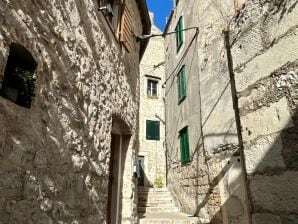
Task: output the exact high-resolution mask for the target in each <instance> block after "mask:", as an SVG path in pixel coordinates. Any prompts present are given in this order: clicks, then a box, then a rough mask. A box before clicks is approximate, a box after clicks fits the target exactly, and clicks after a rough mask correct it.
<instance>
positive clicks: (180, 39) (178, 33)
mask: <svg viewBox="0 0 298 224" xmlns="http://www.w3.org/2000/svg"><path fill="white" fill-rule="evenodd" d="M182 30H183V21H182V16H181V17H180V18H179V20H178V23H177V26H176V28H175V31H176V47H177V52H178V51H179V50H180V48H181V47H182V44H183V38H184V37H183V31H182Z"/></svg>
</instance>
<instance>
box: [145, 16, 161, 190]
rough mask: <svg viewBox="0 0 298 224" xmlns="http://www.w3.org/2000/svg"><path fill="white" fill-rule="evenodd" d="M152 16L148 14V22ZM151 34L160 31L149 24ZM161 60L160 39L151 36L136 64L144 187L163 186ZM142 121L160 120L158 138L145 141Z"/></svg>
mask: <svg viewBox="0 0 298 224" xmlns="http://www.w3.org/2000/svg"><path fill="white" fill-rule="evenodd" d="M153 18H154V15H153V14H151V20H152V21H151V22H152V24H153ZM151 33H154V34H160V33H162V31H161V30H159V29H158V27H156V26H155V25H152V28H151ZM164 60H165V56H164V39H163V38H162V37H154V38H151V39H150V41H149V44H148V46H147V48H146V52H145V54H144V56H143V58H142V61H141V64H140V115H139V155H140V156H144V159H145V161H144V163H145V186H154V187H157V183H159V186H161V185H162V186H163V187H165V186H166V158H165V101H164V100H165V99H164V88H162V85H163V83H164V81H165V78H164V76H165V70H164ZM146 75H147V76H146ZM149 76H153V77H155V78H153V77H149ZM148 79H153V80H156V81H158V86H157V88H158V89H157V98H150V97H148V95H147V81H148ZM146 120H155V121H159V122H160V140H159V141H153V140H146Z"/></svg>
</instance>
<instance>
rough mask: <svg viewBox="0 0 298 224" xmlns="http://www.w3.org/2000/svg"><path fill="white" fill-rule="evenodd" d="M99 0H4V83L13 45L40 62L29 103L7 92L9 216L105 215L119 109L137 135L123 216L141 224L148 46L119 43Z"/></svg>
mask: <svg viewBox="0 0 298 224" xmlns="http://www.w3.org/2000/svg"><path fill="white" fill-rule="evenodd" d="M96 2H97V1H92V0H87V1H83V0H77V1H74V0H65V1H60V0H52V1H47V0H46V1H34V0H30V1H17V0H4V1H1V2H0V25H1V26H0V87H1V82H2V81H3V74H4V70H5V65H6V61H7V57H8V54H9V46H10V44H11V43H13V42H14V43H17V44H21V45H23V46H24V47H26V48H27V49H28V50H29V51H30V52H31V53H32V55H33V57H34V58H35V60H36V61H37V63H38V67H37V71H36V77H37V81H36V89H35V94H36V97H35V100H34V102H33V104H32V107H31V108H30V109H25V108H21V107H19V106H18V105H16V104H14V103H12V102H10V101H8V100H6V99H4V98H2V97H0V126H1V130H0V223H1V224H8V223H9V224H23V223H32V224H36V223H39V224H48V223H60V224H62V223H64V224H66V223H69V224H70V223H72V224H75V223H78V224H79V223H81V224H83V223H84V224H85V223H86V224H87V223H88V224H92V223H94V224H95V223H96V224H98V223H105V221H104V220H105V217H106V202H107V194H108V191H107V190H108V164H109V156H110V141H111V129H112V117H113V116H114V115H115V116H117V117H120V118H121V120H123V122H124V123H126V125H127V126H128V127H129V129H130V133H127V134H131V141H130V144H129V149H128V151H127V154H126V155H127V158H128V159H127V160H126V163H125V167H126V171H125V172H124V177H123V179H124V183H123V185H124V188H125V189H126V191H124V192H123V195H122V199H123V206H122V207H123V210H125V211H124V212H123V213H122V218H123V220H126V221H125V222H123V223H131V222H132V218H133V210H132V209H133V202H132V199H133V197H134V192H133V190H134V185H133V182H132V179H131V178H132V172H131V164H132V162H131V160H132V158H133V157H134V153H135V152H134V143H135V140H136V137H135V136H136V135H135V133H136V122H137V112H138V106H137V105H138V102H137V99H138V97H137V94H138V91H137V89H138V72H139V70H138V62H139V58H138V49H139V47H138V45H136V46H134V50H133V51H131V52H130V53H129V54H128V53H127V52H126V51H125V50H124V49H121V48H120V46H119V43H117V41H116V40H115V39H114V37H113V35H112V33H111V32H110V30H109V29H110V28H109V27H108V26H107V24H106V22H105V20H104V17H103V16H102V14H101V13H99V12H98V11H97V4H96ZM127 2H129V5H131V6H132V7H136V3H135V1H127ZM131 11H133V12H134V11H137V10H135V8H133V10H131ZM134 18H135V22H136V27H135V32H136V33H141V26H140V15H139V14H138V13H136V14H135V15H134ZM127 58H130V61H131V62H133V63H130V62H129V61H126V59H127ZM127 74H129V76H127ZM132 81H133V83H132ZM131 86H132V88H131Z"/></svg>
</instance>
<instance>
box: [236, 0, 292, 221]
mask: <svg viewBox="0 0 298 224" xmlns="http://www.w3.org/2000/svg"><path fill="white" fill-rule="evenodd" d="M297 27H298V7H297V1H293V0H290V1H278V0H276V1H265V0H262V1H254V2H253V1H247V3H246V5H244V6H243V8H242V9H241V11H240V12H239V14H238V15H237V16H236V18H235V19H234V20H233V22H232V30H233V36H232V38H231V43H232V55H233V61H234V70H235V81H236V88H237V94H238V97H239V110H240V116H241V125H242V136H243V140H244V153H245V162H246V170H247V175H248V181H249V194H250V199H251V205H252V220H253V223H254V224H263V223H274V224H292V223H297V220H298V210H297V209H298V207H297V204H298V191H297V189H298V174H297V168H298V165H297V161H298V157H297V150H298V140H297V139H298V138H297V136H298V131H297V130H298V129H297V128H298V125H297V118H298V117H297V113H298V110H297V102H298V101H297V99H298V92H297V89H298V73H297V72H298V53H297V52H298V38H297V34H298V29H297Z"/></svg>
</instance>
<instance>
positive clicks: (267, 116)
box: [164, 0, 298, 224]
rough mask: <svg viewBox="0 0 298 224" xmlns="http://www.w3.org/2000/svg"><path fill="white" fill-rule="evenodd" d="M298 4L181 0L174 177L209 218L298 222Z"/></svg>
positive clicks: (173, 98)
mask: <svg viewBox="0 0 298 224" xmlns="http://www.w3.org/2000/svg"><path fill="white" fill-rule="evenodd" d="M295 3H297V2H296V1H287V2H284V1H274V2H273V1H225V2H222V1H204V2H198V1H187V2H186V1H182V0H180V1H179V0H177V1H175V7H174V10H173V12H172V13H171V16H170V18H169V21H168V24H167V28H166V30H165V34H164V35H165V50H166V57H165V58H166V61H165V63H166V64H165V69H166V80H167V81H166V104H165V105H166V106H165V107H166V146H167V156H168V157H167V161H168V167H167V168H168V170H167V172H168V176H167V182H168V188H169V189H170V190H171V191H172V193H173V195H174V196H175V198H176V202H177V204H178V205H179V206H180V208H181V209H182V210H183V211H185V212H187V213H190V214H194V215H196V216H198V217H199V218H200V219H201V220H202V222H206V223H209V222H210V223H218V224H219V223H220V224H221V223H243V224H244V223H254V224H262V223H278V224H284V223H296V222H297V206H294V205H296V204H297V202H298V200H297V197H296V195H297V180H298V178H297V173H296V171H297V158H296V156H295V155H296V154H297V141H296V140H295V139H297V131H296V129H297V122H296V120H297V91H296V90H297V81H298V80H297V67H296V64H297V58H298V55H297V53H295V52H297V43H298V40H297V38H296V37H297V35H296V33H297V23H298V19H297V10H298V7H297V4H295ZM172 31H176V34H174V35H173V34H167V33H169V32H172ZM294 176H295V177H294ZM269 220H270V221H269Z"/></svg>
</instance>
